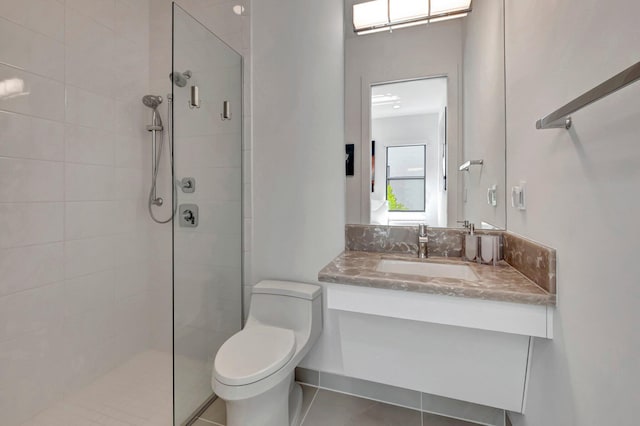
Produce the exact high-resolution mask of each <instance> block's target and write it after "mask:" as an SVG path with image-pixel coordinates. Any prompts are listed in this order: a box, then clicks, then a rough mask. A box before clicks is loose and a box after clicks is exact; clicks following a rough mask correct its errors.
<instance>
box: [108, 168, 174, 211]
mask: <svg viewBox="0 0 640 426" xmlns="http://www.w3.org/2000/svg"><path fill="white" fill-rule="evenodd" d="M115 173H116V176H115V182H116V188H115V190H116V192H115V197H116V199H118V200H137V199H140V198H142V197H145V198H146V196H147V195H148V192H147V191H148V190H149V185H151V182H150V181H151V178H149V179H148V180H146V181H143V173H142V170H140V169H137V168H130V167H126V168H125V167H118V168H117V169H116V170H115ZM143 182H144V183H143ZM163 197H164V199H165V201H166V202H167V203H169V204H171V193H167V194H166V195H164V196H163Z"/></svg>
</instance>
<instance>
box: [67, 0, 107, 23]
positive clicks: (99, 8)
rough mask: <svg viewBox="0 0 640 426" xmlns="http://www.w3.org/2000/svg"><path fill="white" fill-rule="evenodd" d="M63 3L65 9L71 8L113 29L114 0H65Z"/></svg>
mask: <svg viewBox="0 0 640 426" xmlns="http://www.w3.org/2000/svg"><path fill="white" fill-rule="evenodd" d="M65 5H66V7H67V9H73V10H74V11H76V12H78V13H80V14H82V15H84V16H88V17H90V18H91V19H93V20H95V21H96V22H98V23H100V24H101V25H104V26H105V27H108V28H110V29H112V30H113V29H115V20H116V4H115V0H66V2H65Z"/></svg>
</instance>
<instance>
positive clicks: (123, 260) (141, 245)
mask: <svg viewBox="0 0 640 426" xmlns="http://www.w3.org/2000/svg"><path fill="white" fill-rule="evenodd" d="M114 244H115V250H116V258H115V261H116V265H118V266H123V265H131V264H142V263H145V262H146V261H147V259H148V258H149V253H148V250H147V248H148V240H147V238H146V232H144V230H138V232H134V233H129V234H119V235H117V236H116V237H115V238H114Z"/></svg>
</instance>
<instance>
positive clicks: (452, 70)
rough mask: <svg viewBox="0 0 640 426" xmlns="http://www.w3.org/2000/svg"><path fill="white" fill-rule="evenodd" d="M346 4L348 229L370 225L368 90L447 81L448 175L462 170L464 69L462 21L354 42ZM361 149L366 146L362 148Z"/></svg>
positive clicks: (452, 201)
mask: <svg viewBox="0 0 640 426" xmlns="http://www.w3.org/2000/svg"><path fill="white" fill-rule="evenodd" d="M352 4H353V1H351V2H350V1H346V2H345V14H346V15H347V19H346V20H345V36H346V38H345V139H346V140H345V143H353V144H355V156H356V159H359V160H357V161H356V162H355V168H354V173H355V174H354V176H350V177H348V178H347V190H346V208H347V216H346V222H347V223H368V211H369V191H368V190H367V185H368V186H370V184H369V183H368V182H369V168H370V166H369V164H370V162H371V156H370V148H369V142H370V140H369V139H370V137H369V134H368V133H369V129H368V125H367V124H366V123H368V122H369V108H368V104H369V103H368V99H369V93H368V91H369V86H370V85H371V84H372V83H383V82H389V81H396V80H403V79H411V78H420V77H430V76H448V84H447V93H448V101H447V104H448V111H449V129H448V143H449V170H453V168H454V167H455V168H457V166H458V164H456V162H457V157H458V149H459V145H458V140H459V134H460V132H459V128H458V123H459V120H458V117H459V115H460V111H459V108H461V106H460V102H459V96H460V95H459V93H460V90H461V88H460V78H461V75H460V73H461V67H462V22H461V20H459V19H455V20H451V21H446V22H439V23H436V24H433V25H420V26H416V27H411V28H405V29H401V30H397V31H394V32H393V33H387V32H382V33H375V34H369V35H364V36H356V35H355V34H354V32H353V28H352V26H351V24H350V22H351V18H350V16H351V13H352V12H351V5H352ZM362 144H366V145H365V146H364V147H363V145H362ZM449 188H450V190H449V191H448V204H449V222H452V221H453V222H455V220H456V219H457V214H456V209H457V205H458V198H459V197H458V190H457V174H456V173H450V174H449Z"/></svg>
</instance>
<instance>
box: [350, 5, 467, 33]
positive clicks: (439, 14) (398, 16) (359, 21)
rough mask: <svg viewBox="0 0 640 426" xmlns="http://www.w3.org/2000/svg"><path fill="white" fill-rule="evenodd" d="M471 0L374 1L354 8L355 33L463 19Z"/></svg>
mask: <svg viewBox="0 0 640 426" xmlns="http://www.w3.org/2000/svg"><path fill="white" fill-rule="evenodd" d="M471 3H472V0H372V1H368V2H364V3H358V4H354V5H353V30H354V31H355V32H356V34H360V35H363V34H371V33H376V32H380V31H390V30H394V29H399V28H406V27H411V26H414V25H421V24H426V23H429V22H440V21H446V20H449V19H455V18H462V17H465V16H467V15H468V14H469V12H471V9H472V7H471Z"/></svg>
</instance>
